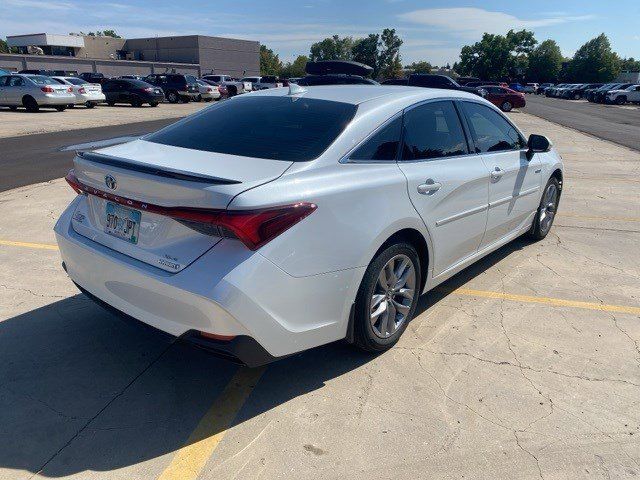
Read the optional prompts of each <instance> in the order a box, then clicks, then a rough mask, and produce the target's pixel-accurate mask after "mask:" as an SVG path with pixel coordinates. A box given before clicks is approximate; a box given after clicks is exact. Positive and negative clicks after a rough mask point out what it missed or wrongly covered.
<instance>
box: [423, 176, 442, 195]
mask: <svg viewBox="0 0 640 480" xmlns="http://www.w3.org/2000/svg"><path fill="white" fill-rule="evenodd" d="M441 187H442V184H441V183H440V182H434V181H433V179H432V178H429V179H427V181H426V182H424V183H423V184H421V185H418V193H420V194H421V195H431V194H433V193H436V192H437V191H438V190H440V188H441Z"/></svg>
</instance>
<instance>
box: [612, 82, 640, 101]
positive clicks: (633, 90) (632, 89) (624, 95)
mask: <svg viewBox="0 0 640 480" xmlns="http://www.w3.org/2000/svg"><path fill="white" fill-rule="evenodd" d="M627 102H632V103H638V102H640V85H630V86H628V87H627V88H625V89H623V90H611V91H609V92H607V103H615V104H617V105H624V104H625V103H627Z"/></svg>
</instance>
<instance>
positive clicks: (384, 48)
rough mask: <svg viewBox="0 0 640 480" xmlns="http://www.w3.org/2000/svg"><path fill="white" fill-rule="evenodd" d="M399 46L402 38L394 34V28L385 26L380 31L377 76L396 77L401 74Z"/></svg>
mask: <svg viewBox="0 0 640 480" xmlns="http://www.w3.org/2000/svg"><path fill="white" fill-rule="evenodd" d="M401 46H402V39H400V37H398V35H396V30H395V28H385V29H384V30H383V31H382V35H380V54H379V57H378V62H377V64H378V75H377V76H379V77H381V78H397V77H399V76H400V75H402V63H400V47H401Z"/></svg>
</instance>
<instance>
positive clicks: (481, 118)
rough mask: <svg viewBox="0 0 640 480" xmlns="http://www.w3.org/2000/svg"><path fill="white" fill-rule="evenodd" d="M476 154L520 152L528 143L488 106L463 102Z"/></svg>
mask: <svg viewBox="0 0 640 480" xmlns="http://www.w3.org/2000/svg"><path fill="white" fill-rule="evenodd" d="M463 105H464V111H465V113H466V116H467V119H468V120H469V129H470V130H471V136H472V137H473V139H474V142H475V145H476V152H478V153H488V152H502V151H506V150H520V149H521V148H524V146H525V145H526V142H525V141H524V138H522V135H520V133H519V132H518V131H517V130H516V129H515V127H514V126H513V125H511V124H510V123H509V122H508V121H507V120H506V119H505V118H504V117H503V116H502V115H501V114H499V113H498V112H496V111H495V110H493V109H492V108H490V107H487V106H486V105H480V104H479V103H472V102H463Z"/></svg>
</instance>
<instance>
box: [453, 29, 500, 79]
mask: <svg viewBox="0 0 640 480" xmlns="http://www.w3.org/2000/svg"><path fill="white" fill-rule="evenodd" d="M512 48H513V46H512V44H511V43H510V42H509V41H508V40H507V38H506V37H504V36H503V35H494V34H491V33H485V34H484V35H482V39H481V40H480V41H479V42H476V43H474V44H473V45H465V46H464V47H462V50H461V52H460V63H459V64H458V72H457V73H459V74H460V75H465V76H468V75H472V76H474V77H479V78H481V79H483V80H500V79H502V78H505V77H507V76H508V75H509V70H510V68H511V64H512V62H511V60H512V57H511V51H512Z"/></svg>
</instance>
